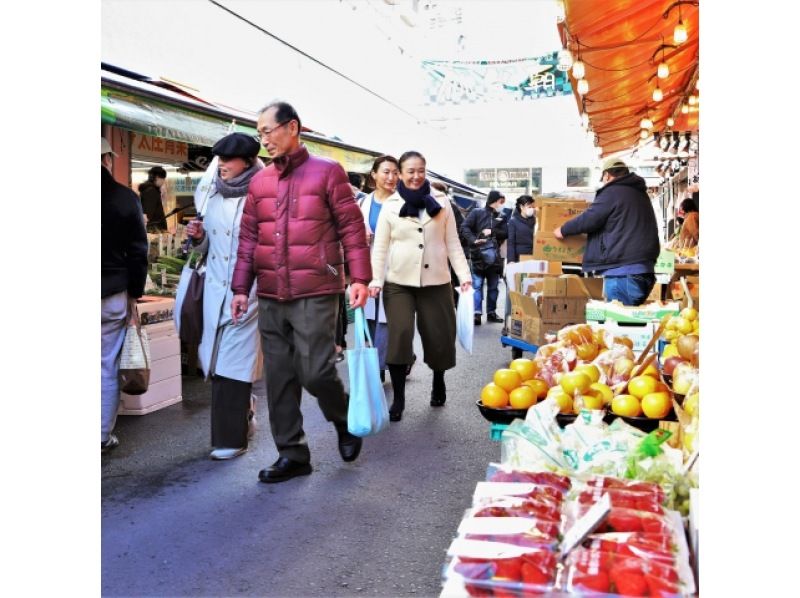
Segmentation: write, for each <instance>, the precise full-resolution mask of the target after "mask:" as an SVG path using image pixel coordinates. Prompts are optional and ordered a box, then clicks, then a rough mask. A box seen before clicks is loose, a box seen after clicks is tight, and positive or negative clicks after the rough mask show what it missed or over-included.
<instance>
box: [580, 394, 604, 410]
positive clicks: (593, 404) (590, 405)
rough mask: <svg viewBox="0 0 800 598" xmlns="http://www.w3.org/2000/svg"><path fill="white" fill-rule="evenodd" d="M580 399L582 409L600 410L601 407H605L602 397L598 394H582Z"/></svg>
mask: <svg viewBox="0 0 800 598" xmlns="http://www.w3.org/2000/svg"><path fill="white" fill-rule="evenodd" d="M582 398H583V407H584V409H592V410H596V409H602V408H603V405H605V401H603V395H601V394H600V393H596V392H592V391H589V392H587V393H586V394H584V395H583V397H582Z"/></svg>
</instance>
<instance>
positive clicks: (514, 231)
mask: <svg viewBox="0 0 800 598" xmlns="http://www.w3.org/2000/svg"><path fill="white" fill-rule="evenodd" d="M535 224H536V217H535V216H534V208H533V198H532V197H531V196H530V195H520V196H519V197H518V198H517V205H516V208H515V210H514V213H513V214H512V215H511V219H510V220H509V221H508V245H507V248H508V252H507V254H506V260H507V261H508V263H509V264H513V263H515V262H518V261H519V256H521V255H531V254H532V253H533V227H534V225H535Z"/></svg>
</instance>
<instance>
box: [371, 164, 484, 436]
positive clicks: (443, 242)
mask: <svg viewBox="0 0 800 598" xmlns="http://www.w3.org/2000/svg"><path fill="white" fill-rule="evenodd" d="M425 166H426V164H425V158H424V157H423V156H422V154H420V153H418V152H414V151H410V152H406V153H405V154H403V155H402V156H401V157H400V182H399V183H398V184H397V191H396V192H395V193H394V194H393V195H392V196H391V197H389V199H387V200H386V201H385V202H384V204H383V208H382V209H381V214H380V217H379V218H378V227H377V230H376V231H375V239H374V241H373V245H372V275H373V277H374V278H373V280H372V282H371V283H370V285H369V286H370V294H371V295H372V296H373V297H374V296H377V295H378V293H380V292H381V290H382V291H383V299H384V303H385V309H386V319H387V323H388V329H389V343H388V347H387V350H386V365H387V366H388V368H389V375H390V377H391V379H392V388H393V391H394V402H393V403H392V406H391V408H390V409H389V418H390V419H391V421H400V419H401V418H402V415H403V409H404V408H405V372H406V367H407V365H408V364H410V363H412V359H413V347H412V344H413V340H414V318H415V317H416V320H417V329H418V330H419V334H420V337H421V338H422V347H423V349H424V361H425V363H426V364H427V365H428V367H430V368H431V369H432V370H433V388H432V390H431V403H430V404H431V406H433V407H441V406H443V405H444V403H445V399H446V389H445V384H444V372H445V370H449V369H450V368H452V367H454V366H455V364H456V348H455V339H456V317H455V306H454V305H453V292H452V287H451V279H450V270H449V269H448V267H447V262H448V260H449V261H450V263H451V264H452V266H453V269H454V270H455V272H456V275H457V276H458V280H459V282H460V283H461V289H462V290H464V291H466V290H467V289H469V288H470V287H471V286H472V276H471V274H470V271H469V265H468V264H467V259H466V257H465V256H464V251H463V249H462V248H461V243H460V242H459V239H458V231H457V230H456V224H455V216H454V214H453V209H452V207H451V206H450V202H449V201H448V199H447V197H446V196H445V195H444V194H442V193H440V192H438V191H434V192H433V193H434V194H435V195H431V188H430V183H429V182H428V180H427V179H426V178H425Z"/></svg>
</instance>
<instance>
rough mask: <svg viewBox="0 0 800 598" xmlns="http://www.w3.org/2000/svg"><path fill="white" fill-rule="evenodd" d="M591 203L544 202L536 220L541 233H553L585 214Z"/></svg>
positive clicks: (570, 201) (573, 201)
mask: <svg viewBox="0 0 800 598" xmlns="http://www.w3.org/2000/svg"><path fill="white" fill-rule="evenodd" d="M588 207H589V202H586V201H583V200H567V199H561V200H543V201H542V202H541V206H540V207H539V216H538V218H537V219H536V222H537V225H538V229H539V231H543V232H548V233H551V232H553V230H555V229H557V228H559V227H560V226H563V225H564V224H565V223H567V222H569V221H570V220H572V219H573V218H575V217H576V216H580V215H581V214H583V213H584V212H585V211H586V210H587V209H588Z"/></svg>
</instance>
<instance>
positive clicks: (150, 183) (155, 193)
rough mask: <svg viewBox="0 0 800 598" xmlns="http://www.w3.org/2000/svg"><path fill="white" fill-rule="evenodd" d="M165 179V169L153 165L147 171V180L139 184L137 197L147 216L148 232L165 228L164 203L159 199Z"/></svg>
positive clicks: (160, 230)
mask: <svg viewBox="0 0 800 598" xmlns="http://www.w3.org/2000/svg"><path fill="white" fill-rule="evenodd" d="M166 180H167V171H166V170H164V169H163V168H161V167H160V166H153V167H152V168H151V169H150V170H148V171H147V180H146V181H145V182H144V183H142V184H141V185H139V197H140V199H141V200H142V210H143V211H144V214H145V216H147V230H148V231H149V232H163V231H166V230H167V219H166V218H165V217H164V204H163V203H162V201H161V188H162V187H163V186H164V183H165V182H166Z"/></svg>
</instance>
